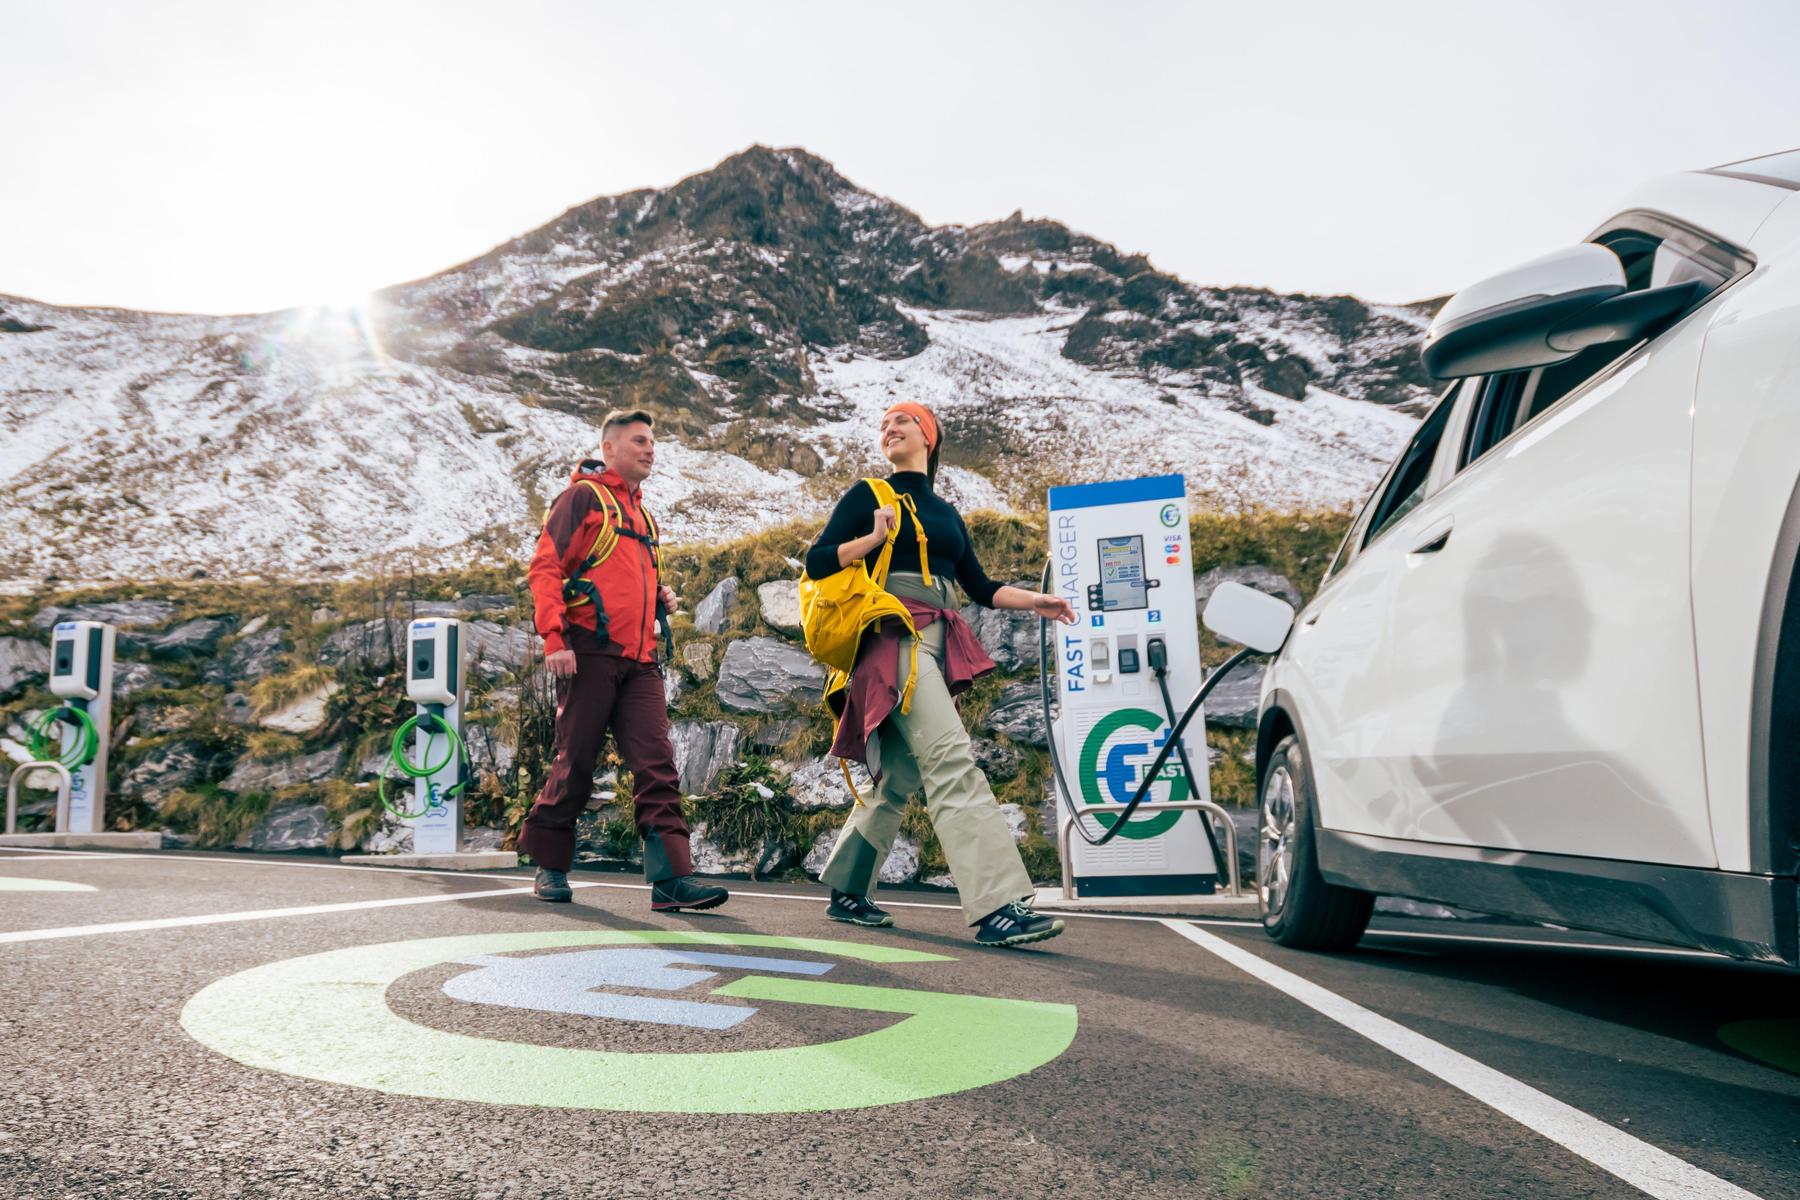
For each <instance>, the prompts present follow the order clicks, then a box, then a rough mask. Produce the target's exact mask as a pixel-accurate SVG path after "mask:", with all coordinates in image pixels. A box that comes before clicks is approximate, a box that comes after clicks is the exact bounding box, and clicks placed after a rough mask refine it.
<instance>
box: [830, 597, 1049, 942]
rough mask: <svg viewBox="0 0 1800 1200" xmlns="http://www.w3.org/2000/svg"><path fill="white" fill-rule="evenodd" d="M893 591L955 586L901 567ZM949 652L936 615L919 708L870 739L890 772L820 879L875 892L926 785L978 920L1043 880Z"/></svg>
mask: <svg viewBox="0 0 1800 1200" xmlns="http://www.w3.org/2000/svg"><path fill="white" fill-rule="evenodd" d="M933 584H934V585H937V581H936V580H933ZM940 589H941V590H940ZM888 590H889V591H890V592H893V593H894V594H896V595H900V596H906V597H908V598H910V599H917V600H921V601H923V602H924V603H928V604H933V605H936V606H938V607H947V602H948V597H947V596H946V595H944V594H943V592H945V591H947V590H948V589H947V587H944V586H943V585H937V586H934V587H933V588H930V589H927V588H926V587H925V584H924V581H923V580H922V579H921V578H920V577H919V576H918V575H909V574H904V573H900V572H896V573H895V574H893V575H891V576H890V577H889V579H888ZM943 655H944V629H943V626H942V625H941V624H936V623H934V624H932V625H931V626H929V627H927V628H926V629H925V631H924V633H923V635H922V636H921V638H920V641H919V679H918V683H917V684H916V685H915V686H914V688H913V698H912V708H911V711H910V712H907V713H904V714H903V713H901V712H900V711H899V710H898V709H895V710H894V712H893V714H892V715H890V716H889V717H888V719H887V720H886V721H883V722H882V724H881V728H880V729H879V730H877V731H876V733H875V734H874V736H872V737H871V738H870V739H869V769H870V770H871V771H878V772H879V773H880V774H881V784H880V786H879V787H878V788H877V789H876V790H875V793H874V794H873V795H866V796H864V797H863V800H864V803H862V804H859V805H857V806H856V807H855V808H854V809H853V810H851V813H850V819H849V820H848V821H847V822H846V823H845V825H844V829H843V832H842V833H840V834H839V835H838V840H837V845H836V846H834V847H833V848H832V851H831V858H830V860H829V861H828V862H827V863H826V864H825V870H824V872H823V873H822V874H821V875H820V876H819V878H820V879H821V880H823V881H824V882H825V883H827V884H829V885H830V886H832V887H834V888H836V889H837V890H838V891H840V892H850V893H853V894H855V895H861V896H866V895H869V894H870V893H872V892H874V890H875V885H876V881H877V878H878V876H879V875H880V873H881V864H882V863H883V862H885V861H886V860H887V856H888V851H890V850H891V849H893V845H894V837H895V835H897V834H898V833H899V832H900V818H901V816H902V814H903V813H904V811H905V809H906V804H907V801H908V800H910V799H911V798H912V797H913V795H915V794H916V793H917V792H918V791H919V790H920V789H921V788H923V789H924V792H925V811H926V812H927V813H928V814H929V815H930V817H931V825H932V828H933V829H935V830H936V831H937V837H938V843H939V844H940V845H941V846H943V848H944V858H945V859H946V860H948V862H949V864H950V873H951V875H953V876H955V878H956V890H957V893H958V895H959V896H960V898H961V900H962V910H963V919H964V920H965V921H966V922H968V923H969V924H970V925H973V924H975V923H976V922H977V921H979V920H981V918H983V917H985V916H987V915H988V914H989V913H991V912H993V911H994V910H995V909H997V908H999V907H1001V906H1002V905H1004V904H1008V903H1011V902H1012V901H1014V900H1021V901H1027V902H1029V901H1030V900H1031V898H1032V896H1033V895H1034V894H1035V889H1034V888H1033V887H1032V885H1031V876H1030V875H1029V874H1027V873H1026V871H1025V862H1024V860H1023V859H1021V858H1020V857H1019V848H1018V846H1017V845H1016V844H1015V843H1014V842H1013V839H1012V831H1011V830H1010V829H1008V828H1007V824H1006V817H1005V815H1004V814H1003V813H1002V812H1001V811H1000V805H999V803H998V802H997V801H995V799H994V792H993V789H992V788H990V787H989V786H988V781H987V776H986V775H983V774H982V773H981V768H980V767H977V766H976V765H975V755H974V752H973V750H972V749H971V748H970V746H969V732H968V730H966V729H964V728H963V723H962V716H961V714H959V713H958V712H957V711H956V702H955V701H954V700H952V699H951V697H950V691H949V689H948V688H947V687H946V686H945V684H944V672H943ZM902 661H903V662H904V659H903V660H902Z"/></svg>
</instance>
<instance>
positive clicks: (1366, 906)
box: [1256, 736, 1375, 950]
mask: <svg viewBox="0 0 1800 1200" xmlns="http://www.w3.org/2000/svg"><path fill="white" fill-rule="evenodd" d="M1257 804H1258V815H1259V817H1260V820H1259V821H1258V825H1257V836H1256V892H1257V897H1258V901H1259V906H1260V909H1261V912H1262V923H1263V930H1264V931H1265V932H1266V933H1267V934H1268V935H1269V936H1270V937H1272V938H1274V939H1275V940H1276V941H1277V942H1280V943H1281V944H1282V945H1283V946H1293V947H1295V948H1296V949H1303V950H1348V949H1349V948H1350V947H1352V946H1354V945H1356V943H1357V942H1358V941H1359V940H1361V938H1362V935H1363V930H1365V929H1367V928H1368V926H1369V916H1370V914H1371V913H1372V912H1373V911H1374V909H1375V897H1374V896H1373V895H1372V894H1370V893H1368V892H1361V891H1357V890H1356V889H1355V888H1347V887H1339V886H1337V885H1336V884H1331V883H1327V882H1325V877H1324V876H1322V875H1320V874H1319V856H1318V849H1317V846H1318V834H1317V829H1318V818H1317V814H1318V807H1317V805H1316V803H1315V801H1314V792H1313V782H1312V769H1311V766H1310V764H1309V763H1308V762H1307V758H1306V748H1305V746H1304V745H1303V744H1302V743H1301V741H1300V739H1299V738H1298V737H1294V736H1289V737H1286V738H1283V739H1282V740H1281V743H1280V744H1279V745H1277V746H1276V747H1275V752H1274V753H1273V754H1271V755H1270V756H1269V765H1268V767H1267V769H1266V770H1264V772H1263V780H1262V787H1261V788H1260V789H1259V793H1258V796H1257Z"/></svg>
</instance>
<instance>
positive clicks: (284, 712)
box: [259, 683, 338, 733]
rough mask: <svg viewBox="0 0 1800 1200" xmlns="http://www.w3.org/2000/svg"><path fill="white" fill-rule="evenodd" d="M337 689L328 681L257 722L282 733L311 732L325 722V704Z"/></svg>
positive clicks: (336, 686)
mask: <svg viewBox="0 0 1800 1200" xmlns="http://www.w3.org/2000/svg"><path fill="white" fill-rule="evenodd" d="M337 691H338V685H337V684H335V683H328V684H326V685H325V686H324V687H321V688H317V689H315V690H313V691H311V692H309V693H307V694H306V695H304V696H302V697H300V698H299V699H298V700H295V701H293V702H292V703H289V704H287V705H285V706H284V707H282V708H280V709H278V710H276V711H275V712H272V713H270V714H269V715H268V716H266V717H263V718H262V719H261V721H260V722H259V724H261V725H262V726H263V727H264V728H266V729H279V730H281V731H282V732H284V733H313V732H315V731H317V730H318V729H319V728H320V726H322V725H324V724H325V704H326V702H327V701H328V700H330V699H331V697H332V696H333V695H335V694H336V693H337Z"/></svg>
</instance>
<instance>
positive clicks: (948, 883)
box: [919, 871, 956, 888]
mask: <svg viewBox="0 0 1800 1200" xmlns="http://www.w3.org/2000/svg"><path fill="white" fill-rule="evenodd" d="M919 882H920V883H922V884H924V885H925V886H926V887H936V888H954V887H955V886H956V876H954V875H952V874H950V872H948V871H945V872H944V873H943V874H942V875H933V876H931V877H929V878H927V879H921V880H919Z"/></svg>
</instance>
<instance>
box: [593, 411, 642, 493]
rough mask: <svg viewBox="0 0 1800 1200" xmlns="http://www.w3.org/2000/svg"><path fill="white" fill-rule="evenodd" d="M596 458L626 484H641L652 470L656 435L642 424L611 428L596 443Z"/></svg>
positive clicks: (640, 422) (638, 422)
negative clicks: (599, 458)
mask: <svg viewBox="0 0 1800 1200" xmlns="http://www.w3.org/2000/svg"><path fill="white" fill-rule="evenodd" d="M600 457H601V458H603V459H605V460H606V465H607V466H609V467H611V468H612V469H613V470H615V471H617V472H618V473H619V478H621V479H623V480H624V481H625V482H626V483H630V484H639V483H642V482H644V480H646V479H648V478H649V477H650V471H651V469H652V468H653V467H655V466H656V434H655V433H654V432H652V431H651V429H650V426H648V425H646V424H644V423H643V422H642V421H633V422H632V423H631V424H629V425H614V426H613V427H612V428H611V429H609V430H607V431H606V437H605V438H604V439H603V440H602V441H601V443H600Z"/></svg>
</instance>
